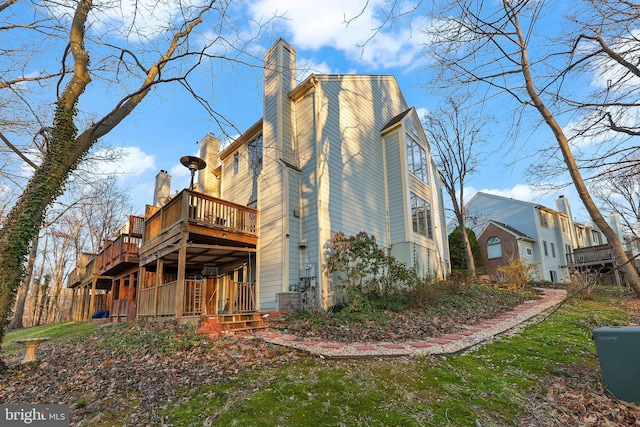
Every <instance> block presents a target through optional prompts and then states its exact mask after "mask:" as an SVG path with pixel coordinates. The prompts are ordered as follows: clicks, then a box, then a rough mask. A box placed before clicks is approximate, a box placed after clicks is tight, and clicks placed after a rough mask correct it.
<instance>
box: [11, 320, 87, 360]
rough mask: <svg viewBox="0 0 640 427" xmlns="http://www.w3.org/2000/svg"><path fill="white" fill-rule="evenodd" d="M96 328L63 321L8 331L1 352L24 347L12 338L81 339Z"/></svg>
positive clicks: (80, 323) (12, 351)
mask: <svg viewBox="0 0 640 427" xmlns="http://www.w3.org/2000/svg"><path fill="white" fill-rule="evenodd" d="M97 329H98V328H97V327H96V326H95V325H93V324H92V323H87V322H64V323H53V324H51V325H42V326H34V327H32V328H25V329H19V330H16V331H9V332H8V333H6V334H5V336H4V339H3V340H2V352H3V353H7V354H11V353H14V352H16V351H22V349H23V348H24V347H23V346H21V345H19V344H16V343H14V342H13V341H14V340H19V339H25V338H40V337H49V338H51V339H53V340H60V339H66V340H82V339H84V338H86V337H88V336H89V335H91V334H93V333H94V332H95V331H96V330H97Z"/></svg>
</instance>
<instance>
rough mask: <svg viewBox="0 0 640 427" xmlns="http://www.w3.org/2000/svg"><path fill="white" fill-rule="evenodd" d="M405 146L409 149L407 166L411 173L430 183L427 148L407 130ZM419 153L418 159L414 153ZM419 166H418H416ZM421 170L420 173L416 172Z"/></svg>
mask: <svg viewBox="0 0 640 427" xmlns="http://www.w3.org/2000/svg"><path fill="white" fill-rule="evenodd" d="M405 148H406V150H407V168H408V170H409V173H410V174H411V175H413V176H415V177H416V178H418V179H419V180H420V181H422V182H424V183H425V184H429V162H428V161H427V150H426V148H425V147H423V146H422V144H421V143H420V142H419V141H418V140H417V139H416V138H415V137H414V136H413V135H411V133H410V132H405ZM416 151H417V153H418V156H417V157H418V160H417V161H416V159H415V156H414V154H416ZM416 166H418V168H416ZM416 171H419V172H420V173H419V174H416Z"/></svg>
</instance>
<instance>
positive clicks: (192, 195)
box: [138, 39, 450, 317]
mask: <svg viewBox="0 0 640 427" xmlns="http://www.w3.org/2000/svg"><path fill="white" fill-rule="evenodd" d="M200 144H201V151H200V157H201V158H202V160H204V161H205V163H206V167H205V168H204V169H202V170H200V171H199V172H198V179H197V184H196V185H195V186H194V191H190V190H183V191H182V192H180V193H178V194H176V195H173V196H169V194H170V190H169V188H168V187H167V182H168V181H169V180H168V178H169V177H168V176H167V175H166V172H164V171H162V172H161V173H160V174H158V177H157V179H156V195H155V197H154V200H155V201H156V202H157V206H155V207H151V206H149V207H148V209H147V214H146V215H145V232H144V238H143V243H142V246H141V248H140V277H141V280H140V289H139V300H138V315H144V316H176V317H188V316H199V315H202V314H223V313H232V312H253V311H257V310H280V309H290V308H297V307H300V306H301V305H302V301H303V300H304V303H306V304H309V305H310V304H314V305H316V306H320V307H328V306H330V305H332V304H334V303H335V301H336V298H337V297H338V295H337V294H336V286H335V285H336V283H335V280H334V278H333V277H332V275H331V274H330V273H329V271H328V269H327V260H328V256H329V254H330V249H331V248H330V242H331V238H332V236H333V235H334V234H335V233H336V232H339V231H341V232H343V233H345V234H346V235H355V234H357V233H358V232H360V231H365V232H367V233H368V234H370V235H374V236H375V237H376V240H377V242H378V244H379V245H380V246H382V247H385V248H390V251H391V254H393V255H394V256H395V257H396V258H397V259H398V260H400V261H402V262H404V263H406V264H407V266H408V267H409V268H416V269H417V270H418V271H419V272H420V273H421V274H423V275H425V276H432V277H436V278H444V277H446V276H447V275H448V274H449V271H450V267H449V255H448V254H449V250H448V243H447V230H446V226H445V217H444V206H443V198H442V191H441V184H440V180H439V174H438V172H437V170H436V167H435V164H434V163H433V161H432V159H431V156H430V153H429V146H428V143H427V139H426V137H425V134H424V132H423V130H422V127H421V125H420V118H419V117H418V114H417V112H416V111H415V109H414V108H412V107H409V106H408V105H407V104H406V101H405V99H404V97H403V95H402V92H401V91H400V88H399V87H398V84H397V82H396V80H395V78H394V77H392V76H371V75H311V76H309V77H307V78H306V79H305V80H304V81H302V82H301V83H299V84H296V80H295V50H294V49H293V48H292V47H291V46H290V45H289V44H288V43H287V42H286V41H284V40H282V39H279V40H278V41H277V42H276V43H275V44H274V46H273V47H272V48H271V49H270V50H269V51H268V52H267V54H266V56H265V73H264V117H263V118H262V119H260V120H258V121H257V122H256V123H255V124H254V125H253V126H251V127H250V128H249V129H248V130H247V131H245V132H244V133H243V134H242V135H241V136H240V137H239V138H237V139H236V140H235V141H234V142H232V143H231V144H230V145H229V146H227V147H226V148H224V149H223V150H220V142H219V140H218V139H217V138H215V137H213V136H211V135H207V136H206V137H205V138H204V139H203V140H202V141H201V143H200ZM164 201H166V202H164ZM303 298H304V299H303Z"/></svg>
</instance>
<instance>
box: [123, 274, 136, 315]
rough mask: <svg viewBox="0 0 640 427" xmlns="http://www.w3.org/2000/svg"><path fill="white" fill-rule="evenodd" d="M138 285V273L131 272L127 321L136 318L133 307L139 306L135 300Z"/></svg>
mask: <svg viewBox="0 0 640 427" xmlns="http://www.w3.org/2000/svg"><path fill="white" fill-rule="evenodd" d="M137 285H139V284H137V283H136V273H135V272H132V273H131V274H129V292H128V293H127V317H126V319H127V322H130V321H132V320H134V319H135V318H136V316H135V312H134V311H133V307H136V308H137V306H138V305H137V304H136V303H135V301H134V300H135V297H136V293H137V292H136V288H137V287H138V286H137Z"/></svg>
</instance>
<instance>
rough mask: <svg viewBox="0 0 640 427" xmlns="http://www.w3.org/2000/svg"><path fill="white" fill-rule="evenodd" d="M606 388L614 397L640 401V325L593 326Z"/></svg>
mask: <svg viewBox="0 0 640 427" xmlns="http://www.w3.org/2000/svg"><path fill="white" fill-rule="evenodd" d="M593 339H594V340H595V342H596V349H597V351H598V359H600V368H601V369H602V376H603V378H604V385H605V386H606V387H607V390H609V392H610V393H611V394H612V395H613V396H615V397H616V398H617V399H621V400H626V401H627V402H635V403H640V358H639V356H640V326H609V327H605V328H598V329H594V330H593Z"/></svg>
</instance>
